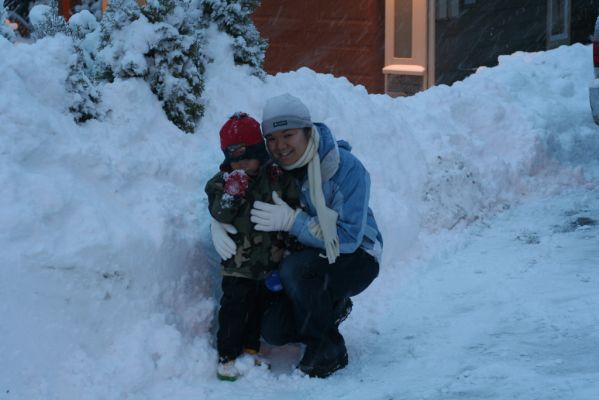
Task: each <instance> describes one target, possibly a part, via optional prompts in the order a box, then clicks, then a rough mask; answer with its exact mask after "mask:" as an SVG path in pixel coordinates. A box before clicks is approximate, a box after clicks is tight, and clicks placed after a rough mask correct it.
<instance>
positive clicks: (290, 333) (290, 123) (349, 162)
mask: <svg viewBox="0 0 599 400" xmlns="http://www.w3.org/2000/svg"><path fill="white" fill-rule="evenodd" d="M262 134H263V135H264V137H265V140H266V144H267V148H268V150H269V153H270V155H271V157H272V158H273V160H274V161H275V162H276V163H278V164H279V165H280V166H281V167H282V168H283V169H284V170H286V171H289V173H291V174H292V175H293V176H294V178H295V181H296V183H297V184H298V187H299V188H300V200H301V204H302V208H301V209H299V208H298V209H293V208H291V207H289V206H288V205H287V204H286V203H285V202H284V201H283V200H281V199H280V198H279V197H278V196H277V195H276V193H273V203H274V204H269V203H264V202H260V201H256V202H254V207H253V209H252V211H251V214H252V217H251V221H252V222H254V223H255V229H256V230H259V231H267V232H269V231H286V232H289V233H290V234H291V235H292V236H294V237H295V238H296V239H297V240H298V241H299V242H300V243H302V244H303V245H304V246H305V249H304V250H299V251H294V252H292V253H291V254H289V255H288V256H287V257H285V258H284V259H283V260H282V261H281V264H280V267H279V274H280V278H281V282H282V284H283V288H284V290H285V294H286V296H281V297H280V301H277V302H275V303H274V304H272V305H271V306H270V307H269V309H268V310H267V311H266V313H265V315H264V319H263V325H262V335H263V337H264V339H265V340H266V341H267V342H269V343H271V344H274V345H282V344H286V343H290V342H302V343H304V344H305V345H306V348H305V351H304V355H303V357H302V359H301V361H300V363H299V368H300V370H302V371H303V372H304V373H306V374H308V375H310V376H316V377H326V376H328V375H330V374H332V373H333V372H335V371H336V370H338V369H340V368H343V367H345V366H346V365H347V363H348V357H347V349H346V347H345V342H344V339H343V336H342V335H341V334H340V333H339V329H338V324H339V322H340V320H341V319H343V318H344V317H345V316H346V314H347V313H348V312H349V311H348V308H350V307H351V301H350V300H349V298H350V296H355V295H357V294H358V293H360V292H362V291H363V290H364V289H366V287H368V286H369V285H370V283H371V282H372V281H373V280H374V279H375V278H376V276H377V275H378V271H379V260H380V257H381V253H382V244H383V240H382V237H381V234H380V232H379V230H378V228H377V225H376V222H375V219H374V215H373V213H372V210H371V209H370V208H369V205H368V204H369V197H370V177H369V175H368V172H367V171H366V169H365V168H364V166H363V165H362V164H361V163H360V161H359V160H358V159H357V158H356V157H355V156H353V155H352V154H351V153H350V150H351V147H350V146H349V144H348V143H347V142H344V141H339V142H337V141H336V140H335V138H334V137H333V135H332V134H331V132H330V130H329V129H328V128H327V126H326V125H324V124H322V123H312V119H311V117H310V112H309V110H308V108H307V107H306V106H305V105H304V104H303V103H302V102H301V101H300V100H299V99H298V98H296V97H294V96H291V95H289V94H284V95H281V96H277V97H274V98H271V99H269V100H268V101H267V102H266V105H265V107H264V111H263V116H262ZM213 229H214V228H213ZM219 230H220V232H224V230H223V229H222V228H219ZM225 236H226V235H225ZM223 237H224V236H223V235H222V234H220V235H213V240H214V241H215V245H216V246H217V247H218V244H217V241H220V242H222V238H223Z"/></svg>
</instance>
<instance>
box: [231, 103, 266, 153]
mask: <svg viewBox="0 0 599 400" xmlns="http://www.w3.org/2000/svg"><path fill="white" fill-rule="evenodd" d="M220 148H221V150H222V151H223V153H224V154H225V162H224V164H230V163H231V162H235V161H240V160H249V159H256V160H260V162H264V161H266V160H267V159H268V153H267V152H266V146H265V144H264V139H263V138H262V134H261V132H260V124H259V123H258V121H256V120H255V119H254V118H252V117H250V116H249V115H248V114H246V113H244V112H236V113H235V114H233V115H232V116H231V117H230V118H229V119H228V120H227V122H225V124H224V125H223V126H222V128H221V129H220Z"/></svg>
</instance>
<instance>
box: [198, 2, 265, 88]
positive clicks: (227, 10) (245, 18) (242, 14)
mask: <svg viewBox="0 0 599 400" xmlns="http://www.w3.org/2000/svg"><path fill="white" fill-rule="evenodd" d="M259 5H260V1H259V0H204V13H205V14H206V16H207V17H208V19H210V20H211V21H214V22H215V23H216V24H217V25H218V28H219V29H220V30H221V31H224V32H226V33H228V34H229V35H230V36H232V37H233V57H234V60H235V63H236V64H246V65H249V66H250V67H252V70H253V73H254V74H255V75H257V76H260V77H262V76H264V70H263V65H264V55H265V52H266V47H267V46H268V44H267V43H266V41H265V40H264V39H262V38H261V37H260V34H259V33H258V31H257V30H256V27H255V25H254V23H253V22H252V19H251V15H252V13H253V12H254V11H255V10H256V8H257V7H258V6H259Z"/></svg>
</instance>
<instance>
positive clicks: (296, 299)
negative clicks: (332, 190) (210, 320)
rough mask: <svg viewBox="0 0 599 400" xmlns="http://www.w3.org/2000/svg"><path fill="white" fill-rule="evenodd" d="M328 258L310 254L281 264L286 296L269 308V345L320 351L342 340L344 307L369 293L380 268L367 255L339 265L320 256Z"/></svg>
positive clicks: (344, 258)
mask: <svg viewBox="0 0 599 400" xmlns="http://www.w3.org/2000/svg"><path fill="white" fill-rule="evenodd" d="M323 252H324V251H323V250H319V249H314V248H310V249H307V250H303V251H298V252H295V253H292V254H290V255H288V256H287V257H285V258H284V259H283V261H282V262H281V265H280V268H279V274H280V276H281V282H282V284H283V288H284V291H285V294H286V296H280V297H278V298H277V299H276V300H275V301H271V303H270V304H269V305H268V306H267V309H266V311H265V314H264V317H263V320H262V336H263V338H264V340H266V342H268V343H270V344H273V345H283V344H286V343H292V342H302V343H305V344H306V345H308V346H313V347H319V346H321V344H322V343H323V341H326V340H328V336H331V335H332V336H340V335H339V334H338V331H337V327H336V325H335V320H336V319H337V317H338V313H339V305H340V304H341V305H342V304H345V301H346V299H347V298H349V297H351V296H355V295H357V294H358V293H360V292H362V291H363V290H364V289H366V288H367V287H368V285H370V283H372V281H373V280H374V279H375V278H376V277H377V275H378V272H379V264H378V262H377V261H376V259H375V258H374V257H373V256H371V255H370V254H368V253H366V252H365V251H364V250H362V249H358V250H357V251H355V252H354V253H351V254H341V255H340V256H339V257H338V258H337V260H336V261H335V262H334V263H333V264H329V262H328V260H327V258H326V257H323V256H322V255H320V254H321V253H323ZM331 332H332V333H331ZM340 340H341V341H342V340H343V338H341V339H340ZM343 347H344V346H343Z"/></svg>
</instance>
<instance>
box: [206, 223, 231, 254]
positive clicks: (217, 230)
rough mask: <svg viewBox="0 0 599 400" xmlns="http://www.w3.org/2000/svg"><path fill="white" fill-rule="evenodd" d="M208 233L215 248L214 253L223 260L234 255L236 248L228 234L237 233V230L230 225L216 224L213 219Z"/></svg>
mask: <svg viewBox="0 0 599 400" xmlns="http://www.w3.org/2000/svg"><path fill="white" fill-rule="evenodd" d="M210 233H211V234H212V244H213V245H214V248H216V252H217V253H218V255H219V256H220V258H222V259H223V260H228V259H229V258H231V257H233V256H234V255H235V252H236V251H237V246H236V245H235V242H234V241H233V239H231V237H229V233H230V234H232V235H233V234H235V233H237V229H236V228H235V227H234V226H233V225H230V224H225V223H222V222H218V221H217V220H215V219H214V218H212V220H211V221H210Z"/></svg>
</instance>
